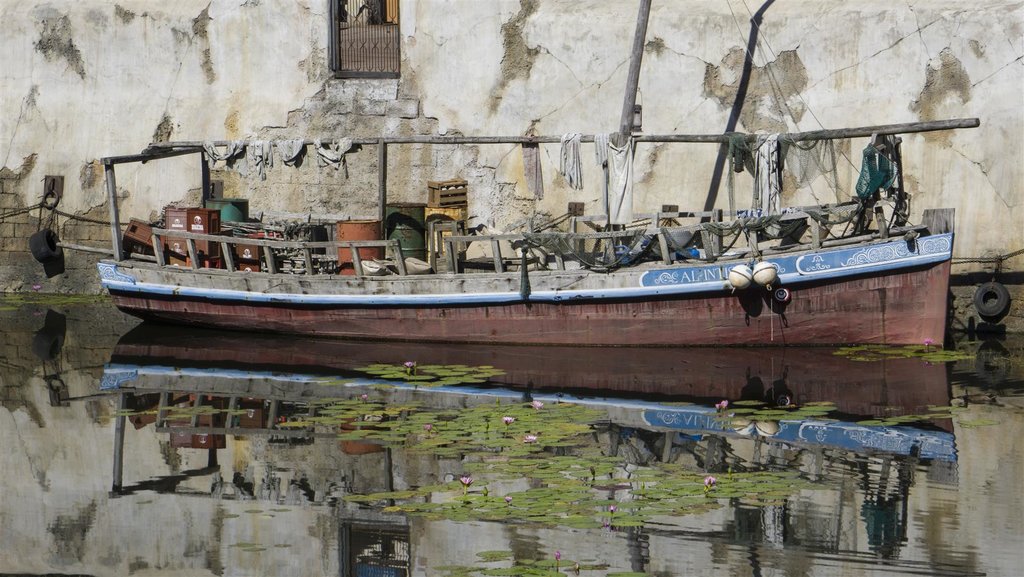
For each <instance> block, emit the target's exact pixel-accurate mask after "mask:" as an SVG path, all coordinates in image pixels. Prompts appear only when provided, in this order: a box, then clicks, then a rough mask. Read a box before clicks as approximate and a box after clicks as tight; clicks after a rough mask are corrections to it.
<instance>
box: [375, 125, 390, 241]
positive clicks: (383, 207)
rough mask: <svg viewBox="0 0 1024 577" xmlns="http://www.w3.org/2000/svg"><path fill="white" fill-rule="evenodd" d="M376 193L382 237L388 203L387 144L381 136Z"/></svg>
mask: <svg viewBox="0 0 1024 577" xmlns="http://www.w3.org/2000/svg"><path fill="white" fill-rule="evenodd" d="M377 193H378V194H379V195H380V199H379V200H378V204H379V205H380V206H378V207H377V219H378V220H379V221H380V238H384V236H385V234H386V233H387V230H385V229H386V225H385V224H384V219H385V218H387V205H388V145H387V142H385V141H384V138H383V137H381V138H378V139H377Z"/></svg>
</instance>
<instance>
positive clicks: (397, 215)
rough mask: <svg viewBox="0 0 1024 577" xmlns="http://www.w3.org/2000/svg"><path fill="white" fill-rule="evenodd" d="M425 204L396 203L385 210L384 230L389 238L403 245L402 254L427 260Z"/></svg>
mask: <svg viewBox="0 0 1024 577" xmlns="http://www.w3.org/2000/svg"><path fill="white" fill-rule="evenodd" d="M426 208H427V205H425V204H416V203H395V204H389V205H387V209H386V210H385V215H386V217H385V220H384V231H385V234H386V236H387V238H388V240H397V241H398V242H399V243H401V245H402V256H403V257H413V258H418V259H420V260H422V261H425V260H427V245H426V225H425V224H424V220H425V219H426Z"/></svg>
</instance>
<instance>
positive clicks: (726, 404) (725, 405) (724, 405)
mask: <svg viewBox="0 0 1024 577" xmlns="http://www.w3.org/2000/svg"><path fill="white" fill-rule="evenodd" d="M715 408H716V409H718V410H719V411H724V410H726V409H727V408H729V401H726V400H723V401H721V402H718V403H715Z"/></svg>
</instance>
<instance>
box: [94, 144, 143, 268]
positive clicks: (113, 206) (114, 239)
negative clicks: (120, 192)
mask: <svg viewBox="0 0 1024 577" xmlns="http://www.w3.org/2000/svg"><path fill="white" fill-rule="evenodd" d="M103 174H104V176H105V177H106V181H107V202H108V203H110V242H111V244H112V246H111V250H112V251H113V253H114V260H117V261H120V260H122V259H124V247H123V246H121V220H120V217H119V215H118V213H119V209H118V204H117V182H116V179H115V177H114V165H113V164H112V163H107V162H104V163H103ZM154 248H156V247H154Z"/></svg>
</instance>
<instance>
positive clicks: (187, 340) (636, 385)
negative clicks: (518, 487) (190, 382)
mask: <svg viewBox="0 0 1024 577" xmlns="http://www.w3.org/2000/svg"><path fill="white" fill-rule="evenodd" d="M835 352H836V351H835V350H834V349H829V348H821V347H814V348H793V347H790V348H686V349H678V348H673V349H664V348H614V347H561V346H545V347H535V346H487V345H438V344H436V343H423V344H418V343H389V342H353V341H340V340H335V339H326V338H325V339H317V338H308V337H291V336H282V335H273V336H271V335H260V334H240V333H231V332H219V331H202V330H196V329H180V328H175V327H167V326H159V325H155V326H151V325H146V324H143V325H140V326H139V327H137V328H136V329H134V330H132V331H131V332H129V333H127V334H125V335H124V336H123V337H122V338H121V339H120V341H119V342H118V344H117V346H116V348H115V350H114V355H113V358H112V361H113V362H118V363H128V364H131V363H134V362H140V363H143V364H146V365H155V364H163V365H167V366H175V367H217V368H220V369H236V370H247V371H259V370H266V371H288V372H291V373H296V374H308V375H336V374H339V372H345V371H351V370H353V369H358V368H360V367H365V366H367V365H369V364H372V363H388V364H393V365H401V364H402V363H404V362H406V361H415V362H417V363H419V364H420V365H425V364H437V365H456V364H459V365H468V366H493V367H496V368H497V369H500V370H501V371H504V374H503V375H498V376H495V377H492V381H493V382H494V383H495V384H498V385H503V386H508V387H512V388H529V389H531V390H540V391H544V390H558V391H563V392H578V393H584V392H585V393H591V394H592V393H594V392H599V393H601V394H606V395H623V396H636V395H644V396H649V397H663V398H667V397H687V398H690V399H692V400H711V401H715V402H717V401H718V400H721V399H729V400H740V399H752V400H764V401H767V402H770V403H776V402H777V403H780V404H788V403H808V402H821V401H829V402H833V403H835V404H836V406H837V408H838V410H839V411H840V412H843V413H848V414H851V415H863V416H876V417H884V416H894V415H901V414H914V413H920V412H923V411H924V410H926V409H927V407H928V406H929V405H946V404H948V402H949V385H948V378H947V371H946V366H945V365H943V364H941V363H940V364H929V363H925V362H923V361H922V360H920V359H917V358H892V359H886V360H884V361H877V362H860V361H855V360H851V359H850V358H848V357H844V356H839V355H836V354H835Z"/></svg>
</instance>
